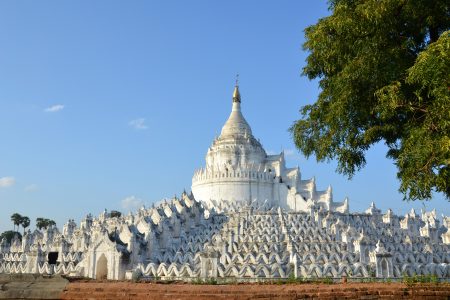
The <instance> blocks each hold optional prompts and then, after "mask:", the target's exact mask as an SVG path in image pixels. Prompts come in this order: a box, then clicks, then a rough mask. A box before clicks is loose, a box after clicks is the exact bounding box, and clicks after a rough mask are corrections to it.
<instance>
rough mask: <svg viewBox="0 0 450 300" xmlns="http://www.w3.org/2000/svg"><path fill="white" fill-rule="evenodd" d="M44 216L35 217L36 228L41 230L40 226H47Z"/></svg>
mask: <svg viewBox="0 0 450 300" xmlns="http://www.w3.org/2000/svg"><path fill="white" fill-rule="evenodd" d="M45 220H46V219H44V218H36V227H37V229H39V230H41V229H42V228H45V227H47V222H46V221H45Z"/></svg>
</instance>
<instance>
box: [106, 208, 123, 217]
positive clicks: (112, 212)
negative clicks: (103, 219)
mask: <svg viewBox="0 0 450 300" xmlns="http://www.w3.org/2000/svg"><path fill="white" fill-rule="evenodd" d="M109 215H110V217H111V218H120V216H122V213H121V212H120V211H117V210H112V211H111V213H110V214H109Z"/></svg>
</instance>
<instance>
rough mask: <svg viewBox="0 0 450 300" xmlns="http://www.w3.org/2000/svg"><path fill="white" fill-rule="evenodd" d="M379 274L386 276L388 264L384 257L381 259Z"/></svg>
mask: <svg viewBox="0 0 450 300" xmlns="http://www.w3.org/2000/svg"><path fill="white" fill-rule="evenodd" d="M381 274H382V276H383V277H384V278H387V277H388V264H387V261H386V259H385V258H383V260H382V261H381Z"/></svg>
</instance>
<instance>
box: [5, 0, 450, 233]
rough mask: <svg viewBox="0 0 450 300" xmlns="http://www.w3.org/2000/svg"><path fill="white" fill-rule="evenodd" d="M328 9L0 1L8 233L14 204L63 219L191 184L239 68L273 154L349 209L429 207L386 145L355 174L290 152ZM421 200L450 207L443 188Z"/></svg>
mask: <svg viewBox="0 0 450 300" xmlns="http://www.w3.org/2000/svg"><path fill="white" fill-rule="evenodd" d="M328 14H329V12H328V11H327V5H326V2H325V1H206V0H205V1H20V0H14V1H12V0H11V1H1V2H0V45H1V50H0V141H1V142H0V231H3V230H7V229H12V224H11V222H10V215H11V214H12V213H14V212H19V213H21V214H24V215H27V216H29V217H30V218H31V219H32V220H33V222H32V228H34V220H35V218H36V217H46V218H51V219H54V220H55V221H56V222H57V223H58V225H59V227H62V225H63V223H64V222H66V220H67V219H69V218H74V219H75V220H76V221H79V220H80V219H81V218H82V217H83V216H85V215H86V214H87V213H89V212H91V213H93V214H95V215H97V214H98V213H100V212H101V211H102V210H103V209H105V208H107V209H108V210H111V209H118V210H121V211H124V212H127V211H128V210H129V209H132V208H133V207H135V206H136V205H139V204H140V203H145V204H147V205H149V204H151V203H152V202H155V201H159V200H161V199H162V198H164V197H172V196H173V195H174V194H178V195H179V194H180V193H181V192H182V191H183V189H187V190H189V189H190V185H191V177H192V175H193V172H194V170H195V169H196V168H199V167H201V166H203V165H204V156H205V154H206V150H207V148H208V146H209V145H210V143H211V141H212V140H213V138H214V136H215V135H217V134H218V133H219V132H220V129H221V126H222V125H223V123H224V122H225V120H226V118H227V117H228V114H229V112H230V108H231V94H232V90H233V85H234V80H235V75H236V73H239V74H240V89H241V94H242V101H243V104H242V107H243V112H244V115H245V116H246V118H247V120H248V122H249V123H250V124H251V126H252V129H253V133H254V134H255V136H256V137H257V138H260V140H261V142H262V144H263V145H264V147H265V148H266V150H267V151H270V152H279V151H280V150H281V149H282V148H283V149H285V151H286V154H287V161H288V164H289V165H291V166H292V165H294V166H295V165H299V166H300V169H301V172H302V176H303V177H304V178H309V177H311V176H316V180H317V184H318V187H319V188H320V189H325V188H326V187H327V186H328V184H331V185H332V186H333V194H334V197H335V200H338V201H340V200H342V199H343V198H344V197H346V196H348V197H349V199H350V209H351V210H352V211H362V210H364V209H365V208H367V207H368V206H369V204H370V202H371V201H375V203H376V204H377V206H379V207H380V208H381V209H382V210H383V211H385V210H386V209H387V208H388V207H391V208H392V209H394V211H395V212H396V213H401V214H404V213H405V212H406V211H407V210H410V208H411V207H415V208H418V209H420V208H421V207H422V202H417V203H407V202H403V201H402V195H401V194H399V193H398V192H397V189H398V186H399V182H398V180H397V179H396V175H395V173H396V169H395V166H394V165H393V163H392V161H390V160H388V159H386V158H385V152H386V149H385V147H384V146H383V145H381V144H380V145H377V146H375V147H374V148H373V149H371V150H370V151H369V152H368V153H367V160H368V164H367V166H366V168H365V169H364V170H362V171H361V172H359V173H358V174H357V175H356V176H355V177H354V178H353V179H352V180H351V181H349V180H347V179H346V178H345V177H344V176H342V175H339V174H336V173H335V168H336V163H335V162H330V163H320V164H317V163H316V162H315V159H314V157H311V158H309V159H308V160H307V159H305V157H303V156H302V155H301V154H298V152H297V151H295V149H294V146H293V143H292V141H291V137H290V134H289V133H288V131H287V130H288V128H289V126H290V125H291V124H292V123H293V122H294V120H296V119H297V118H298V117H299V114H298V110H299V108H300V107H301V106H302V105H304V104H307V103H311V102H313V101H314V100H315V98H316V96H317V94H318V93H319V90H318V87H317V82H314V81H309V80H308V79H307V78H305V77H301V76H300V72H301V68H302V66H304V60H305V57H306V55H307V53H305V52H304V51H302V49H301V44H302V43H303V41H304V35H303V30H304V28H305V27H306V26H308V25H311V24H313V23H315V22H317V20H318V19H319V18H321V17H324V16H327V15H328ZM425 205H426V206H427V208H437V209H438V212H440V213H445V214H447V215H448V214H450V208H449V203H448V202H447V201H446V200H445V199H444V197H443V196H442V195H439V194H438V195H436V197H435V199H434V200H433V201H431V202H426V203H425Z"/></svg>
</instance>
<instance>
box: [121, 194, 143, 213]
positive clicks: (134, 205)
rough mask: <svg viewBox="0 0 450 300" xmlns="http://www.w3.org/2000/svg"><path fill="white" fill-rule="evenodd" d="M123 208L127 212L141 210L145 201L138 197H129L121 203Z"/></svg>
mask: <svg viewBox="0 0 450 300" xmlns="http://www.w3.org/2000/svg"><path fill="white" fill-rule="evenodd" d="M121 203H122V207H123V208H124V209H127V210H136V209H138V208H140V207H141V206H142V205H143V204H144V201H142V199H140V198H137V197H136V196H128V197H126V198H125V199H123V200H122V201H121Z"/></svg>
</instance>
